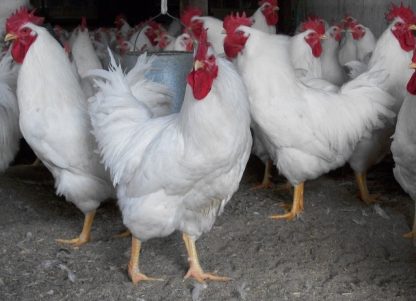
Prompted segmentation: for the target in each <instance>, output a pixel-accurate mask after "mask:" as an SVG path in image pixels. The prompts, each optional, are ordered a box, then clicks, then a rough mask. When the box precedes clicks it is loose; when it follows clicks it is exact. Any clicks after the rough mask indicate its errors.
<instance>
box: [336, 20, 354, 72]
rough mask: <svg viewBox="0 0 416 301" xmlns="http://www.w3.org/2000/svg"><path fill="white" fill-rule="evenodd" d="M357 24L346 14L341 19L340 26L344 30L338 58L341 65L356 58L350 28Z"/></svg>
mask: <svg viewBox="0 0 416 301" xmlns="http://www.w3.org/2000/svg"><path fill="white" fill-rule="evenodd" d="M356 24H357V21H356V20H355V19H354V18H352V17H351V16H346V17H345V18H344V19H343V20H342V26H343V30H344V33H345V35H344V39H342V41H341V45H340V49H339V53H338V60H339V63H340V64H341V66H344V65H345V64H346V63H348V62H351V61H356V60H357V44H356V43H355V41H354V38H353V36H352V30H351V28H352V27H354V26H355V25H356Z"/></svg>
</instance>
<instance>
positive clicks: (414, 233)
mask: <svg viewBox="0 0 416 301" xmlns="http://www.w3.org/2000/svg"><path fill="white" fill-rule="evenodd" d="M403 237H404V238H415V237H416V230H415V231H412V232H409V233H406V234H403Z"/></svg>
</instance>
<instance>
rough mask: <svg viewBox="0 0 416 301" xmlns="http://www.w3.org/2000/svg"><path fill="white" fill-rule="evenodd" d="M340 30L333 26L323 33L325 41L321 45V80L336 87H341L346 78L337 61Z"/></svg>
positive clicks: (340, 36) (338, 27) (340, 37)
mask: <svg viewBox="0 0 416 301" xmlns="http://www.w3.org/2000/svg"><path fill="white" fill-rule="evenodd" d="M341 32H342V29H341V27H340V26H338V25H333V26H331V27H329V28H328V30H327V31H326V32H325V35H326V36H327V39H325V40H324V41H323V43H322V48H323V52H322V56H321V65H322V66H321V69H322V79H324V80H327V81H329V82H331V83H332V84H334V85H336V86H338V87H339V86H342V84H344V83H345V82H346V81H347V79H348V77H347V74H346V73H345V71H344V68H342V66H341V64H340V63H339V61H338V53H339V42H340V41H341V39H342V35H341Z"/></svg>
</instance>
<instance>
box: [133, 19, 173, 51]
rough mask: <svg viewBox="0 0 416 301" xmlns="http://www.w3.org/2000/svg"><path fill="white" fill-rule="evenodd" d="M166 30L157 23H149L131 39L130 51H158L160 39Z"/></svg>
mask: <svg viewBox="0 0 416 301" xmlns="http://www.w3.org/2000/svg"><path fill="white" fill-rule="evenodd" d="M165 31H166V30H165V29H164V28H163V27H162V26H161V25H160V24H159V23H157V22H155V21H148V22H145V23H143V24H142V26H141V27H139V28H138V30H137V31H136V32H134V33H133V34H132V36H131V37H130V40H129V42H130V44H131V45H132V48H131V49H130V51H153V50H158V47H157V44H158V41H157V39H158V37H159V36H160V35H161V33H162V32H165Z"/></svg>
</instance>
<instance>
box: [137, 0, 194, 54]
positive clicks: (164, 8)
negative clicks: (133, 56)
mask: <svg viewBox="0 0 416 301" xmlns="http://www.w3.org/2000/svg"><path fill="white" fill-rule="evenodd" d="M162 15H163V16H168V17H170V18H171V19H173V20H175V21H177V22H179V24H181V25H182V26H183V27H184V28H186V26H185V24H183V23H182V22H181V20H180V19H178V18H176V17H175V16H172V15H171V14H170V13H169V12H168V0H160V13H158V14H157V15H156V16H154V17H152V18H150V19H149V20H147V21H146V22H145V23H144V24H143V27H142V29H141V30H140V31H139V32H138V33H137V35H136V39H135V40H134V48H133V51H136V50H137V49H136V43H137V39H138V38H139V35H140V33H141V31H142V30H143V28H144V27H145V26H146V25H147V24H148V23H150V22H151V21H153V20H155V19H157V18H158V17H160V16H162Z"/></svg>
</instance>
